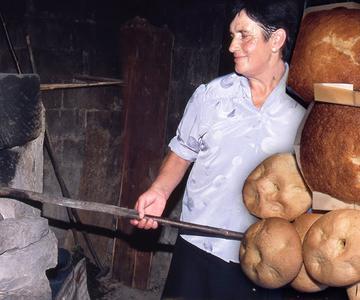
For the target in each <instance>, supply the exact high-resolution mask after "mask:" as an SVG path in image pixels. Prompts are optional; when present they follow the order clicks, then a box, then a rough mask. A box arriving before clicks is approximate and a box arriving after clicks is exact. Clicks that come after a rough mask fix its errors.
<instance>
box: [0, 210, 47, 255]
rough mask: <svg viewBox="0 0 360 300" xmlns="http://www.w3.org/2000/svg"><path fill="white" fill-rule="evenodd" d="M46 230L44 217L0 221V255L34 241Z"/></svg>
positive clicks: (43, 234)
mask: <svg viewBox="0 0 360 300" xmlns="http://www.w3.org/2000/svg"><path fill="white" fill-rule="evenodd" d="M48 232H49V226H48V221H47V219H44V218H34V217H33V218H19V219H14V218H11V219H5V220H3V221H1V222H0V241H1V243H0V255H1V254H3V253H4V252H6V251H8V250H14V249H22V248H25V247H27V246H29V245H30V244H33V243H36V242H38V241H39V240H40V239H41V238H42V237H44V236H45V235H46V234H48Z"/></svg>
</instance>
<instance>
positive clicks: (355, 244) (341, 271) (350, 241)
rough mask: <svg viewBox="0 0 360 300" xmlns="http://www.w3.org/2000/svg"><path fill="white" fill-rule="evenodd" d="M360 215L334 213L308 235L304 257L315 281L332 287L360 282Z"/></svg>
mask: <svg viewBox="0 0 360 300" xmlns="http://www.w3.org/2000/svg"><path fill="white" fill-rule="evenodd" d="M359 245H360V211H359V210H355V209H339V210H333V211H331V212H329V213H327V214H325V215H324V216H322V217H321V218H320V219H318V220H317V221H316V222H315V223H314V224H313V225H312V226H311V227H310V229H309V231H308V232H307V234H306V235H305V239H304V242H303V257H304V264H305V268H306V270H307V271H308V273H309V274H310V276H311V277H312V278H314V279H315V280H317V281H319V282H321V283H323V284H326V285H329V286H347V285H351V284H354V283H356V282H359V281H360V251H359Z"/></svg>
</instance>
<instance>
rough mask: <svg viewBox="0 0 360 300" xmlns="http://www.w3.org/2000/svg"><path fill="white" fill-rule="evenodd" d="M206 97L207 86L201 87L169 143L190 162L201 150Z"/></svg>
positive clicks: (193, 96)
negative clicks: (203, 106) (203, 105)
mask: <svg viewBox="0 0 360 300" xmlns="http://www.w3.org/2000/svg"><path fill="white" fill-rule="evenodd" d="M204 96H205V85H200V86H199V87H198V88H197V89H196V90H195V92H194V94H193V95H192V96H191V98H190V100H189V102H188V103H187V105H186V108H185V112H184V115H183V117H182V119H181V121H180V124H179V126H178V128H177V131H176V136H175V137H174V138H172V140H171V141H170V143H169V147H170V149H171V151H173V152H175V153H176V154H177V155H178V156H180V157H181V158H183V159H186V160H188V161H195V160H196V157H197V155H198V153H199V150H200V132H199V128H200V123H201V117H200V116H201V108H202V104H203V99H204Z"/></svg>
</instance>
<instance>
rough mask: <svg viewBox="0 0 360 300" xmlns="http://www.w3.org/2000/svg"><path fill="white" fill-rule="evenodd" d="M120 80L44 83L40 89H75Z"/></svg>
mask: <svg viewBox="0 0 360 300" xmlns="http://www.w3.org/2000/svg"><path fill="white" fill-rule="evenodd" d="M123 84H124V82H123V81H122V80H118V81H101V82H93V83H46V84H40V91H51V90H59V89H76V88H87V87H95V86H108V85H123Z"/></svg>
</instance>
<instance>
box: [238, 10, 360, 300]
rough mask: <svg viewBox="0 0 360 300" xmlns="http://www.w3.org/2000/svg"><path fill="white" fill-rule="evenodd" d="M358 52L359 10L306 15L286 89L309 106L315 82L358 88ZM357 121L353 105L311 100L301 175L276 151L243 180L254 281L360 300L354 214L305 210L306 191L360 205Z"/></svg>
mask: <svg viewBox="0 0 360 300" xmlns="http://www.w3.org/2000/svg"><path fill="white" fill-rule="evenodd" d="M359 54H360V9H348V8H344V7H341V8H335V9H331V10H326V11H316V12H315V11H314V12H312V13H309V14H307V15H306V16H305V18H304V19H303V21H302V24H301V27H300V31H299V34H298V39H297V42H296V47H295V50H294V53H293V57H292V61H291V64H290V71H289V79H288V84H289V86H290V87H291V88H292V89H293V90H294V91H295V92H296V93H297V94H299V95H300V96H301V97H302V98H303V99H304V100H305V101H307V102H310V101H312V100H314V93H313V89H314V88H313V84H314V83H324V82H333V83H351V84H353V85H354V89H355V90H356V89H357V90H360V55H359ZM359 120H360V108H358V107H351V106H345V105H335V104H328V103H317V102H315V103H314V105H313V107H312V110H311V111H310V113H309V115H308V117H307V119H306V122H305V124H304V127H303V130H302V133H301V141H300V157H299V161H300V164H301V171H302V172H300V171H299V168H298V165H297V163H296V160H295V158H294V156H293V155H292V154H290V153H282V154H276V155H273V156H271V157H269V158H268V159H266V160H264V161H263V162H262V163H261V164H260V165H259V166H258V167H257V168H256V169H255V170H254V171H253V172H252V173H251V174H250V175H249V176H248V178H247V180H246V181H245V184H244V188H243V199H244V203H245V206H246V207H247V208H248V210H249V212H250V213H252V214H253V215H255V216H257V217H259V218H261V219H262V220H260V221H259V222H257V223H255V224H253V225H252V226H250V227H249V228H248V230H247V231H246V233H245V236H244V239H243V241H242V243H241V246H240V263H241V267H242V269H243V271H244V273H245V274H246V275H247V276H248V277H249V278H250V279H251V280H252V281H253V282H255V283H256V284H258V285H260V286H263V287H266V288H278V287H281V286H284V285H286V284H288V283H290V285H291V286H292V287H293V288H294V289H296V290H298V291H301V292H317V291H321V290H323V289H325V288H327V287H328V286H336V287H349V288H348V295H349V297H350V299H359V298H360V290H359V291H358V290H357V289H358V288H360V251H359V250H358V245H359V244H360V210H355V209H337V210H333V211H331V212H327V213H323V214H311V213H309V212H308V210H309V208H310V207H311V201H312V199H311V195H310V192H309V190H312V191H317V192H322V193H325V194H328V195H330V196H332V197H334V198H337V199H339V200H341V201H343V202H345V203H356V204H360V143H359V141H360V129H359V124H360V123H359ZM305 182H306V183H305ZM307 186H308V187H309V188H310V189H308V188H307Z"/></svg>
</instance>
